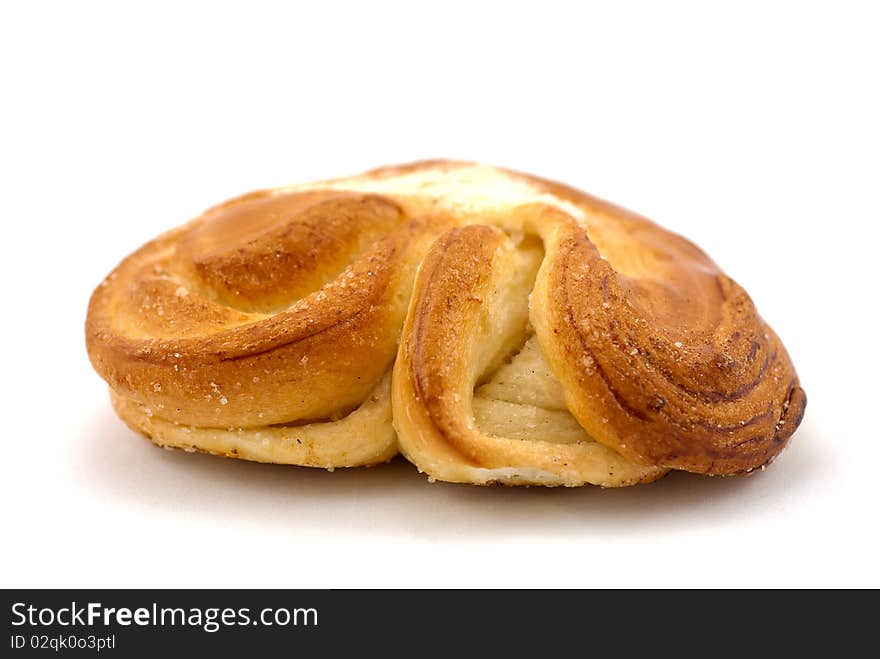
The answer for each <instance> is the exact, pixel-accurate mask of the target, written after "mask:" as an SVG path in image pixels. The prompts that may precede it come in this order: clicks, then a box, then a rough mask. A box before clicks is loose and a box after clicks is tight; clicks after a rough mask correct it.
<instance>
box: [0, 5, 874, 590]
mask: <svg viewBox="0 0 880 659" xmlns="http://www.w3.org/2000/svg"><path fill="white" fill-rule="evenodd" d="M306 4H307V3H303V4H302V6H298V5H296V4H295V3H285V4H284V5H282V4H279V5H264V4H263V3H257V2H247V3H241V5H240V7H239V8H232V7H230V6H227V5H225V4H221V3H206V4H204V5H194V4H189V3H178V2H174V3H169V4H168V5H162V4H158V3H143V5H142V7H141V8H140V9H134V8H132V6H130V5H129V3H106V4H94V3H58V4H55V5H50V4H44V3H39V2H31V3H24V2H22V3H3V8H2V9H0V74H2V79H0V84H2V87H0V117H2V121H0V185H2V191H0V222H2V231H3V241H2V259H0V267H2V280H3V323H2V332H3V335H2V339H3V340H2V346H3V353H2V354H3V374H2V379H0V382H2V384H0V386H2V389H3V390H2V400H3V420H4V425H3V433H2V441H3V449H2V463H0V464H2V466H0V469H2V472H0V473H2V477H0V481H2V488H3V489H2V493H0V494H2V515H3V517H2V525H3V535H4V539H3V541H2V544H0V585H2V586H23V587H37V586H109V587H122V586H218V587H219V586H262V587H300V586H303V587H305V586H308V587H342V586H832V585H833V586H875V587H876V586H880V570H878V559H877V556H878V555H880V544H878V518H880V516H878V512H877V504H878V501H880V493H878V484H877V481H878V464H880V431H878V421H877V418H878V417H877V414H878V407H880V403H878V400H877V398H878V396H877V390H876V374H877V370H878V359H877V347H876V340H877V331H878V330H877V323H876V320H877V313H876V307H877V301H878V295H877V284H878V276H877V269H876V263H877V261H878V259H880V255H878V245H877V242H876V239H877V229H876V227H877V223H878V220H880V202H878V195H877V193H878V187H880V186H878V184H880V130H878V123H880V92H878V89H880V72H878V71H880V46H878V43H880V38H878V34H880V21H878V15H877V14H876V13H875V11H874V9H873V8H872V4H873V5H874V6H875V7H876V4H875V3H870V2H865V3H850V2H840V1H836V2H827V3H809V2H797V3H780V2H759V3H744V2H737V3H729V4H728V6H727V8H725V9H722V8H720V5H717V4H715V3H687V4H681V3H672V4H670V3H638V4H633V3H629V2H615V3H604V4H606V6H605V7H603V8H588V7H587V6H586V5H585V4H583V3H575V2H566V3H558V4H557V3H554V2H548V1H546V0H542V1H541V2H529V3H522V4H520V3H514V2H509V3H504V4H503V5H487V4H483V3H479V2H476V1H471V2H466V3H462V4H458V3H454V2H449V1H447V2H444V3H439V4H437V5H434V6H429V5H423V4H422V3H416V2H413V3H406V4H404V5H401V6H397V7H395V6H388V5H382V4H377V3H374V2H363V3H357V4H356V5H355V4H353V5H351V6H348V5H340V4H337V3H331V2H315V3H308V4H309V5H313V6H309V7H307V6H306ZM709 5H712V7H710V6H709ZM438 156H439V157H443V156H445V157H453V158H464V159H475V160H480V161H486V162H490V163H496V164H501V165H506V166H509V167H513V168H518V169H523V170H526V171H531V172H534V173H537V174H540V175H542V176H546V177H550V178H556V179H560V180H563V181H566V182H568V183H572V184H574V185H576V186H579V187H582V188H584V189H586V190H588V191H590V192H593V193H595V194H598V195H600V196H603V197H606V198H608V199H611V200H613V201H615V202H617V203H619V204H622V205H624V206H628V207H630V208H633V209H634V210H637V211H639V212H641V213H643V214H645V215H647V216H649V217H651V218H653V219H655V220H656V221H658V222H660V223H661V224H664V225H665V226H667V227H669V228H671V229H674V230H676V231H679V232H681V233H683V234H685V235H687V236H688V237H690V238H691V239H693V240H694V241H696V242H697V243H698V244H700V245H701V246H703V247H704V248H705V249H706V250H707V251H708V252H709V253H710V254H711V255H712V256H713V257H714V258H715V259H716V260H717V261H718V262H719V263H720V264H721V265H722V266H723V267H724V268H725V269H727V271H728V272H729V273H730V274H732V275H733V276H734V277H735V278H736V279H737V280H738V281H739V282H740V283H742V284H743V285H744V286H745V287H746V289H747V290H748V291H749V292H750V293H751V294H752V296H753V298H754V299H755V301H756V303H757V304H758V308H759V309H760V310H761V311H762V313H763V315H764V316H765V317H766V318H767V319H768V321H769V322H770V323H771V324H772V325H773V326H774V328H775V329H776V330H777V331H778V332H779V334H780V335H781V336H782V337H783V339H784V341H785V342H786V345H787V346H788V348H789V350H790V352H791V354H792V356H793V358H794V360H795V363H796V365H797V367H798V370H799V373H800V375H801V379H802V382H803V385H804V387H805V388H806V390H807V394H808V397H809V405H808V408H807V414H806V418H805V421H804V424H803V426H802V427H801V429H800V430H799V431H798V432H797V434H796V435H795V437H794V439H793V441H792V444H791V446H790V447H789V449H788V450H787V451H786V453H785V454H784V455H783V456H782V457H781V458H780V459H779V460H778V461H777V462H776V463H775V464H774V465H773V466H772V467H771V468H769V469H767V471H765V472H764V473H760V474H758V475H757V476H755V477H753V478H750V479H708V478H702V477H698V476H692V475H686V474H674V475H672V476H670V477H668V478H666V479H664V480H662V481H660V482H658V483H656V484H654V485H651V486H644V487H637V488H630V489H625V490H605V491H603V490H600V489H598V488H586V489H579V490H564V489H557V490H541V489H535V488H532V489H504V488H488V489H485V488H484V489H481V488H474V487H469V486H454V485H443V484H433V485H432V484H429V483H427V482H426V481H425V480H424V478H423V477H421V476H419V475H418V474H417V473H416V471H415V469H413V468H411V467H410V466H409V465H407V464H406V463H404V462H395V463H392V464H390V465H387V466H382V467H378V468H375V469H371V470H350V471H345V470H337V471H336V472H335V473H327V472H324V471H310V470H307V469H301V468H291V467H280V466H265V465H256V464H248V463H243V462H237V461H231V460H223V459H219V458H214V457H208V456H201V455H190V454H185V453H181V452H169V451H161V450H158V449H155V448H154V447H152V445H151V444H149V443H148V442H146V441H143V440H141V439H139V438H137V437H136V436H135V435H134V434H133V433H132V432H130V431H129V430H127V429H126V428H125V427H124V426H123V425H122V423H121V422H120V421H118V420H117V418H116V417H115V415H114V414H113V412H112V410H111V408H110V405H109V402H108V399H107V394H106V389H105V386H104V383H103V382H102V381H101V380H100V379H99V378H98V377H97V376H96V375H95V374H94V372H93V371H92V370H91V367H90V365H89V363H88V360H87V357H86V351H85V347H84V341H83V329H82V325H83V321H84V317H85V311H86V303H87V300H88V297H89V295H90V293H91V291H92V289H93V287H94V286H95V285H96V284H97V283H98V282H99V281H100V280H101V279H102V277H103V276H104V275H105V274H106V273H107V272H108V271H109V270H110V269H111V268H112V267H113V266H114V265H115V264H116V262H117V261H118V260H119V259H121V258H122V257H123V256H124V255H125V254H127V253H128V252H129V251H131V250H133V249H134V248H136V247H138V246H139V245H140V244H141V243H142V242H144V241H145V240H147V239H149V238H151V237H152V236H154V235H155V234H157V233H158V232H160V231H162V230H165V229H167V228H170V227H173V226H175V225H177V224H179V223H181V222H183V221H185V220H187V219H188V218H190V217H191V216H194V215H195V214H197V213H198V212H199V211H201V210H202V209H203V208H205V207H207V206H209V205H211V204H213V203H215V202H217V201H219V200H222V199H224V198H227V197H230V196H232V195H235V194H237V193H240V192H244V191H247V190H250V189H253V188H257V187H265V186H271V185H277V184H284V183H291V182H300V181H307V180H312V179H317V178H322V177H329V176H335V175H343V174H349V173H356V172H358V171H361V170H363V169H366V168H369V167H373V166H376V165H380V164H386V163H394V162H402V161H408V160H413V159H417V158H424V157H438Z"/></svg>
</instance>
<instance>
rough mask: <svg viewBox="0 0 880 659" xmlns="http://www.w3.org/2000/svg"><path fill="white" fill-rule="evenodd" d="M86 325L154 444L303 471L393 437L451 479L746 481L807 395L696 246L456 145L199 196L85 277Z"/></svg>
mask: <svg viewBox="0 0 880 659" xmlns="http://www.w3.org/2000/svg"><path fill="white" fill-rule="evenodd" d="M86 341H87V347H88V351H89V356H90V358H91V360H92V363H93V365H94V367H95V369H96V370H97V371H98V373H99V374H100V375H101V376H102V377H103V378H104V379H105V380H106V381H107V382H108V383H109V385H110V388H111V393H112V397H113V402H114V406H115V408H116V409H117V412H118V413H119V414H120V416H121V417H122V418H123V419H124V420H125V421H126V423H128V424H129V425H130V426H131V427H132V428H134V429H135V430H137V431H138V432H141V433H142V434H145V435H146V436H148V437H150V438H151V439H152V440H153V441H155V442H156V443H158V444H161V445H166V446H174V447H181V448H187V449H196V450H203V451H208V452H212V453H219V454H223V455H227V456H230V457H239V458H245V459H251V460H258V461H265V462H281V463H290V464H301V465H308V466H319V467H336V466H356V465H365V464H374V463H376V462H381V461H384V460H387V459H389V458H390V457H392V456H393V455H394V454H395V453H396V451H397V450H398V448H399V449H400V450H401V451H402V452H403V454H404V455H405V456H406V457H407V458H408V459H410V460H411V461H412V462H414V463H415V464H416V465H417V466H418V467H419V468H420V469H421V470H422V471H425V472H427V473H428V474H429V475H430V476H431V477H433V478H437V479H441V480H448V481H455V482H470V483H479V484H484V483H490V482H504V483H509V484H546V485H580V484H583V483H595V484H600V485H605V486H620V485H629V484H633V483H638V482H645V481H650V480H653V479H655V478H657V477H659V476H661V475H662V474H664V473H666V471H668V470H669V469H683V470H686V471H693V472H698V473H706V474H713V475H715V474H737V473H747V472H749V471H752V470H754V469H755V468H757V467H760V466H762V465H764V464H766V463H767V462H769V461H770V460H772V459H773V458H774V457H775V456H776V455H777V454H778V453H779V451H781V450H782V448H783V447H784V446H785V444H786V442H787V440H788V438H789V437H790V436H791V434H792V433H793V432H794V430H795V429H796V428H797V425H798V424H799V422H800V420H801V417H802V415H803V410H804V406H805V403H806V398H805V395H804V393H803V390H802V389H801V388H800V386H799V383H798V379H797V375H796V373H795V371H794V367H793V365H792V363H791V360H790V359H789V357H788V355H787V353H786V351H785V348H784V347H783V345H782V343H781V342H780V340H779V338H778V337H777V336H776V335H775V334H774V333H773V331H772V330H771V329H770V328H769V327H768V326H767V325H766V323H764V321H763V320H762V319H761V318H760V316H759V315H758V314H757V312H756V310H755V308H754V305H753V304H752V301H751V299H750V298H749V297H748V295H747V294H746V293H745V291H744V290H743V289H742V288H741V287H739V286H738V285H737V284H736V283H735V282H733V280H731V279H730V278H729V277H727V276H726V275H724V274H723V273H722V272H721V271H720V269H719V268H718V267H717V266H716V265H715V264H714V263H713V262H712V261H711V260H710V259H709V258H708V257H707V256H706V255H705V254H704V253H703V252H702V251H700V250H699V249H698V248H697V247H695V246H694V245H693V244H692V243H690V242H688V241H687V240H685V239H684V238H682V237H681V236H678V235H676V234H673V233H670V232H668V231H666V230H664V229H662V228H660V227H658V226H657V225H655V224H653V223H652V222H650V221H648V220H646V219H644V218H642V217H640V216H638V215H636V214H633V213H631V212H629V211H626V210H623V209H620V208H618V207H615V206H613V205H611V204H608V203H606V202H604V201H601V200H598V199H596V198H594V197H591V196H589V195H586V194H585V193H582V192H580V191H578V190H575V189H573V188H569V187H567V186H563V185H561V184H557V183H553V182H551V181H546V180H543V179H539V178H536V177H532V176H529V175H525V174H519V173H515V172H510V171H508V170H502V169H497V168H493V167H487V166H483V165H475V164H471V163H460V162H445V161H430V162H421V163H414V164H411V165H404V166H396V167H386V168H382V169H378V170H373V171H371V172H367V173H366V174H363V175H360V176H356V177H351V178H345V179H335V180H330V181H322V182H318V183H312V184H306V185H298V186H290V187H287V188H280V189H276V190H264V191H259V192H255V193H251V194H248V195H244V196H242V197H238V198H236V199H233V200H231V201H228V202H226V203H224V204H221V205H219V206H216V207H214V208H212V209H210V210H208V211H207V212H205V213H204V214H203V215H201V216H200V217H198V218H196V219H195V220H193V221H192V222H190V223H188V224H186V225H184V226H182V227H180V228H178V229H175V230H172V231H170V232H168V233H166V234H164V235H162V236H160V237H158V238H157V239H155V240H153V241H151V242H150V243H147V244H146V245H145V246H143V247H142V248H141V249H139V250H138V251H136V252H135V253H133V254H132V255H131V256H129V257H128V258H126V259H125V260H124V261H123V262H122V263H121V264H120V265H119V266H118V267H117V268H116V269H115V270H114V271H113V272H112V273H111V274H110V275H109V276H108V277H107V279H106V280H105V281H104V282H102V284H101V285H99V286H98V288H97V289H96V290H95V292H94V294H93V296H92V299H91V302H90V305H89V311H88V317H87V321H86ZM392 368H393V374H392V373H391V371H392Z"/></svg>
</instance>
